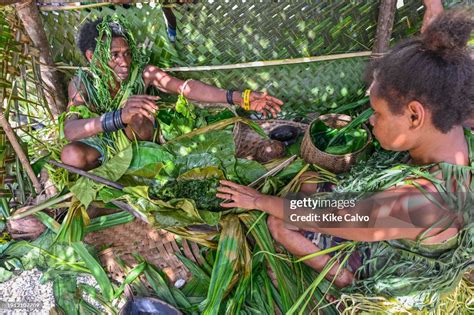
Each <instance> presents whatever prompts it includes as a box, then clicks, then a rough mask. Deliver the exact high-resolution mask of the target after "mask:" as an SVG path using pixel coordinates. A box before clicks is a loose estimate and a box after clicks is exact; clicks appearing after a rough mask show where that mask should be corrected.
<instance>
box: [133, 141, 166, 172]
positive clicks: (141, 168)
mask: <svg viewBox="0 0 474 315" xmlns="http://www.w3.org/2000/svg"><path fill="white" fill-rule="evenodd" d="M132 147H133V157H132V161H131V163H130V166H129V169H128V170H127V174H132V175H138V176H145V177H149V178H153V177H154V175H156V173H155V174H152V173H153V172H158V171H159V170H160V169H161V167H162V165H167V162H169V161H173V160H174V156H173V155H172V154H171V153H169V152H168V151H166V150H165V149H164V148H162V147H161V146H160V145H158V144H156V143H153V142H146V141H140V142H138V143H136V144H133V145H132Z"/></svg>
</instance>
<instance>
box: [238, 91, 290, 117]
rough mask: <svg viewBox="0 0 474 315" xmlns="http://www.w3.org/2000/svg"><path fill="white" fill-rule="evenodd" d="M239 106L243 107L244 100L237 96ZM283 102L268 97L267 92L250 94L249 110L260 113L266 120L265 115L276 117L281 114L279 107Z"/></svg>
mask: <svg viewBox="0 0 474 315" xmlns="http://www.w3.org/2000/svg"><path fill="white" fill-rule="evenodd" d="M238 102H239V104H240V106H243V105H244V100H243V98H241V96H239V100H238ZM282 105H283V101H281V100H279V99H277V98H276V97H273V96H270V95H268V93H267V92H265V93H260V92H252V93H250V110H254V111H256V112H259V113H262V114H263V117H264V118H267V115H268V114H270V116H273V117H276V116H277V115H278V113H279V112H281V106H282Z"/></svg>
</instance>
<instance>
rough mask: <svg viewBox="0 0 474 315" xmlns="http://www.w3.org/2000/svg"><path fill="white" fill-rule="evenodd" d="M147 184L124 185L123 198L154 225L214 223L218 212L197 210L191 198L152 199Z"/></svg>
mask: <svg viewBox="0 0 474 315" xmlns="http://www.w3.org/2000/svg"><path fill="white" fill-rule="evenodd" d="M148 188H149V187H147V186H141V187H126V188H124V191H125V192H126V193H127V194H126V195H124V196H123V199H125V201H127V202H128V204H129V205H130V206H131V207H132V208H133V209H134V210H135V211H138V212H139V213H142V214H144V215H145V216H147V217H148V219H149V221H150V223H151V224H153V225H154V226H156V227H160V228H166V227H180V226H187V225H192V224H209V225H216V224H217V223H218V222H219V218H220V214H219V213H215V212H210V211H205V210H198V209H197V208H196V204H195V202H194V201H193V200H189V199H184V198H176V199H172V200H169V201H167V202H165V201H162V200H153V199H151V198H150V196H149V194H148Z"/></svg>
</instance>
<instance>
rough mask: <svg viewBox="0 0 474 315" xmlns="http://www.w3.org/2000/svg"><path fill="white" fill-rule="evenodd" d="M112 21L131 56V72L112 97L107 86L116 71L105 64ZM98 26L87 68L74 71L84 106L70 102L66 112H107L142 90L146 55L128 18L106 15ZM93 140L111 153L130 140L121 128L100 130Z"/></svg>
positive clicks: (92, 114)
mask: <svg viewBox="0 0 474 315" xmlns="http://www.w3.org/2000/svg"><path fill="white" fill-rule="evenodd" d="M111 24H115V25H116V26H117V29H118V30H119V32H120V33H121V35H122V36H123V37H124V38H125V39H126V40H127V42H128V45H129V47H130V51H131V57H132V63H131V68H130V76H129V78H128V79H127V80H126V81H125V82H122V84H121V86H120V89H119V90H118V92H117V94H116V95H115V96H114V97H112V96H111V94H110V87H115V84H116V82H115V80H114V77H115V74H114V72H113V70H112V69H111V68H110V67H109V66H108V61H109V60H110V59H111V54H110V45H111V42H112V31H111V29H110V25H111ZM97 29H98V31H99V36H98V37H97V45H96V48H95V51H94V55H93V57H92V61H91V63H90V69H89V70H88V71H85V70H83V69H79V70H78V71H77V73H76V76H77V77H78V78H79V80H80V83H81V84H82V85H83V86H84V88H85V91H86V94H87V95H84V96H83V99H84V100H86V106H84V105H82V106H73V107H72V108H70V110H69V112H70V113H74V114H76V115H78V116H79V117H80V118H91V117H97V116H98V115H101V114H104V113H106V112H110V111H114V110H117V109H119V108H121V107H123V105H124V103H125V101H126V100H127V99H128V97H129V96H131V95H136V94H144V93H145V83H144V80H143V77H142V73H143V70H144V67H145V65H146V64H147V60H148V59H147V58H146V56H145V54H144V53H143V52H141V51H140V50H139V49H138V47H137V45H136V42H135V39H134V37H133V34H132V33H131V32H130V28H129V27H128V24H127V22H126V21H125V20H123V19H121V18H120V17H118V16H106V17H104V18H103V21H102V22H101V23H100V24H99V25H98V26H97ZM96 140H97V141H100V142H101V146H103V147H106V148H107V151H108V153H109V155H110V156H114V155H116V154H117V153H118V152H120V151H122V150H124V149H125V148H126V147H127V145H128V144H129V141H128V139H127V137H126V136H125V134H124V133H123V131H121V130H119V131H117V132H112V133H103V134H100V135H98V137H97V139H96Z"/></svg>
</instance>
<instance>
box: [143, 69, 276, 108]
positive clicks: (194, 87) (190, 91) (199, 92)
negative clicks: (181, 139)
mask: <svg viewBox="0 0 474 315" xmlns="http://www.w3.org/2000/svg"><path fill="white" fill-rule="evenodd" d="M143 79H144V81H145V84H146V85H152V86H154V87H156V88H158V89H159V90H161V91H163V92H165V93H171V94H181V93H183V95H184V96H186V97H187V98H189V99H191V100H195V101H198V102H207V103H227V91H226V90H224V89H220V88H217V87H215V86H211V85H208V84H205V83H203V82H200V81H197V80H191V81H187V83H186V81H183V80H180V79H178V78H175V77H173V76H171V75H169V74H168V73H166V72H165V71H163V70H161V69H160V68H158V67H155V66H147V67H146V68H145V70H144V71H143ZM185 83H186V84H185ZM232 100H233V102H234V104H236V105H240V106H243V105H244V100H243V98H242V95H241V93H240V92H238V91H234V92H233V93H232ZM282 105H283V102H282V101H281V100H279V99H277V98H275V97H273V96H270V95H268V94H266V93H259V92H252V93H251V94H250V109H251V110H255V111H258V112H261V113H263V114H264V116H266V115H267V114H271V115H272V116H276V115H277V114H278V113H279V112H280V111H281V108H280V106H282Z"/></svg>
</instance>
